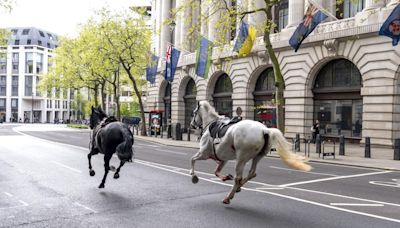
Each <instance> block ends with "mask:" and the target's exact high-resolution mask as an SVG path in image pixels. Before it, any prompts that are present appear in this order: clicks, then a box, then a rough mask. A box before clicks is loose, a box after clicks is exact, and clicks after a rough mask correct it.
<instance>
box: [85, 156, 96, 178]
mask: <svg viewBox="0 0 400 228" xmlns="http://www.w3.org/2000/svg"><path fill="white" fill-rule="evenodd" d="M96 154H98V152H97V151H96V150H91V151H90V152H89V154H88V155H87V157H88V160H89V174H90V176H94V175H95V174H96V172H95V171H94V170H93V169H92V161H91V160H92V155H96Z"/></svg>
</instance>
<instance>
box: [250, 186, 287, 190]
mask: <svg viewBox="0 0 400 228" xmlns="http://www.w3.org/2000/svg"><path fill="white" fill-rule="evenodd" d="M256 189H258V190H282V189H284V188H278V187H261V188H256Z"/></svg>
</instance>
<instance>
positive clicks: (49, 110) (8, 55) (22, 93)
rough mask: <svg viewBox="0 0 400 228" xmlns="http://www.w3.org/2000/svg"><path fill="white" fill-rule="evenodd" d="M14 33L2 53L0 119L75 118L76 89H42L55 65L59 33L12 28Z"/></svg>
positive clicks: (32, 121) (42, 121)
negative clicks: (42, 82) (74, 100)
mask: <svg viewBox="0 0 400 228" xmlns="http://www.w3.org/2000/svg"><path fill="white" fill-rule="evenodd" d="M8 30H9V31H10V32H11V37H10V39H9V40H8V46H7V47H1V50H0V51H1V53H0V119H1V120H2V121H3V122H27V123H53V122H58V121H60V120H68V119H74V118H75V116H74V113H73V110H71V99H73V93H70V91H69V90H64V91H61V90H55V89H49V90H48V92H47V93H41V92H39V90H38V85H39V82H40V80H41V78H42V75H43V74H45V73H47V72H48V69H49V68H50V67H51V63H50V61H49V59H50V58H51V57H52V56H53V50H54V49H55V48H57V45H58V37H57V35H55V34H53V33H51V32H47V31H44V30H41V29H38V28H33V27H29V28H9V29H8Z"/></svg>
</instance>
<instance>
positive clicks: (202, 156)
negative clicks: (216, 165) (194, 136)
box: [190, 150, 208, 184]
mask: <svg viewBox="0 0 400 228" xmlns="http://www.w3.org/2000/svg"><path fill="white" fill-rule="evenodd" d="M207 158H208V156H207V155H206V153H204V151H202V150H199V152H197V153H196V154H195V155H194V156H193V157H192V168H191V169H190V175H191V176H192V183H193V184H197V182H199V178H198V177H197V175H196V174H195V173H194V164H195V163H196V161H197V160H206V159H207Z"/></svg>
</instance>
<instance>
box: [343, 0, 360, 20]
mask: <svg viewBox="0 0 400 228" xmlns="http://www.w3.org/2000/svg"><path fill="white" fill-rule="evenodd" d="M364 7H365V0H342V1H336V17H337V18H338V19H344V18H349V17H354V16H355V15H356V14H357V13H358V12H361V11H362V10H363V9H364Z"/></svg>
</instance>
